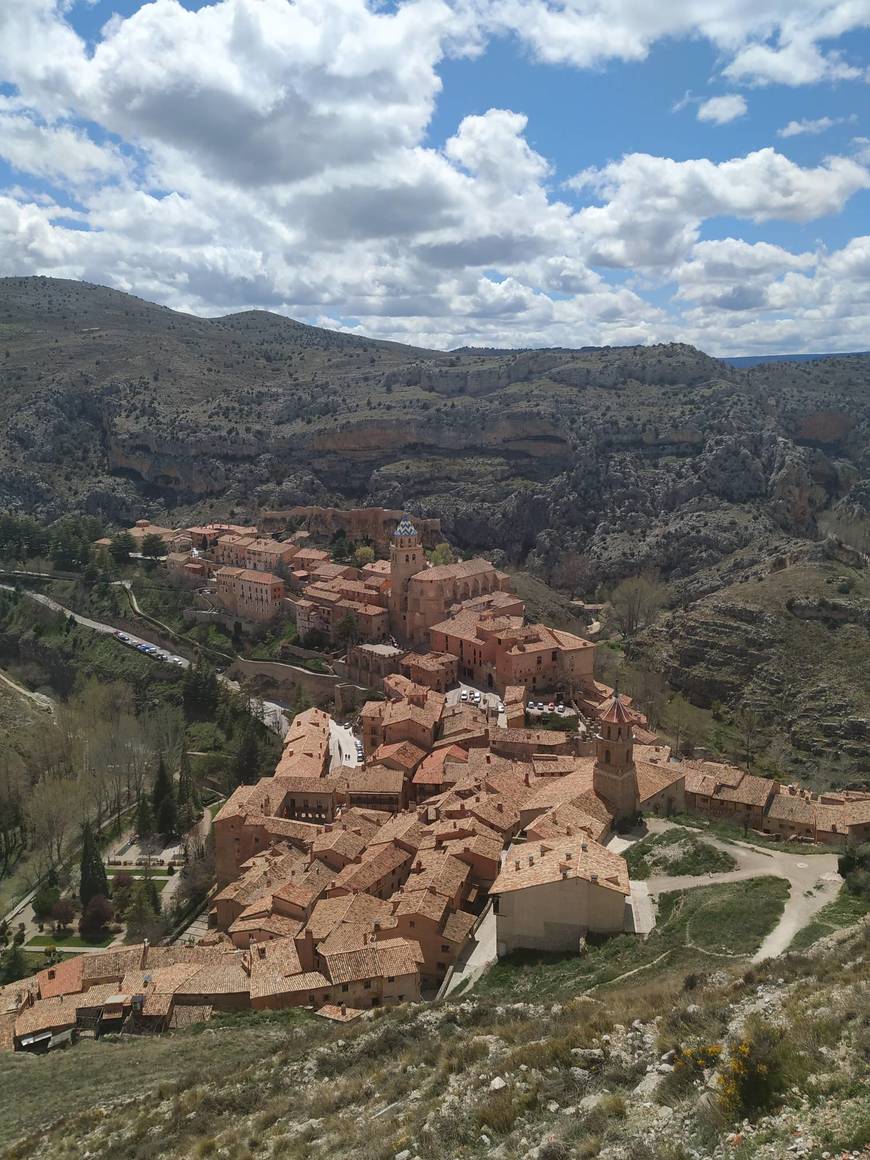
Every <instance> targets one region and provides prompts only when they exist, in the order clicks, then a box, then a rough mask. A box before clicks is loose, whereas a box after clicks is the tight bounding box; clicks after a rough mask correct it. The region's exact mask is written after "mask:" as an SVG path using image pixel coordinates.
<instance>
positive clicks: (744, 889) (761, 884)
mask: <svg viewBox="0 0 870 1160" xmlns="http://www.w3.org/2000/svg"><path fill="white" fill-rule="evenodd" d="M787 897H788V883H787V882H786V881H785V880H784V879H781V878H768V877H764V878H750V879H749V880H748V881H746V882H729V883H725V884H721V885H717V886H701V887H698V888H697V889H693V890H682V891H674V892H672V893H669V894H663V895H661V897H660V900H659V910H658V918H657V922H656V927H655V929H654V930H653V932H652V934H651V935H650V936H649V938H647V939H646V940H643V939H639V938H637V937H636V936H635V935H631V934H620V935H613V936H611V937H605V936H597V937H595V936H593V937H592V938H591V939H590V945H589V949H588V950H587V951H586V953H585V954H583V955H582V956H581V955H576V954H568V955H563V954H548V953H545V952H538V951H517V952H516V953H515V954H512V955H509V956H508V957H506V958H504V959H501V960H500V961H499V962H498V963H496V964H494V966H492V967H491V968H490V970H489V971H488V972H487V973H486V974H485V975H484V976H483V977H482V978H481V979H479V980H478V982H477V984H476V986H475V988H474V991H475V993H476V994H483V995H492V996H495V997H499V998H505V999H507V998H509V997H511V996H513V997H514V998H519V997H521V996H522V997H525V998H532V997H534V998H536V999H544V998H546V999H551V998H557V997H563V996H570V995H576V994H580V993H582V992H584V991H588V990H590V989H591V988H593V987H601V986H604V985H606V984H608V983H611V982H613V981H615V980H616V979H617V978H618V977H619V976H621V975H624V974H626V973H627V972H629V971H635V970H637V969H638V968H641V971H640V972H639V974H638V982H639V983H640V982H642V981H643V979H644V975H643V974H642V969H643V968H644V967H654V968H655V969H656V970H657V971H664V970H673V969H680V970H683V971H686V972H688V971H690V970H695V971H709V970H714V969H715V968H716V966H717V964H721V963H722V961H723V956H725V957H727V958H732V957H733V958H745V957H748V956H750V955H751V954H753V952H754V951H756V950H757V949H758V947H759V946H760V945H761V943H762V941H763V939H764V937H765V936H766V935H767V934H768V933H769V932H770V931H771V930H772V929H773V927H774V926H775V925H776V922H777V921H778V919H779V917H780V915H781V914H782V910H783V907H784V905H785V901H786V898H787Z"/></svg>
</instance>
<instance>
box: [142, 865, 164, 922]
mask: <svg viewBox="0 0 870 1160" xmlns="http://www.w3.org/2000/svg"><path fill="white" fill-rule="evenodd" d="M142 881H143V882H144V883H145V894H146V896H147V898H148V903H149V905H150V907H151V909H152V910H153V911H154V913H155V914H159V913H160V891H159V890H158V889H157V883H156V882H155V881H154V879H153V878H152V877H151V875H150V874H146V875H145V877H144V878H143V879H142Z"/></svg>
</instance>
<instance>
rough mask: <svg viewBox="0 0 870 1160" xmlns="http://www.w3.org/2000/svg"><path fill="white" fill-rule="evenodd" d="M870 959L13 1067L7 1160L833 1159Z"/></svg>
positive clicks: (852, 1124) (108, 1049) (133, 1042)
mask: <svg viewBox="0 0 870 1160" xmlns="http://www.w3.org/2000/svg"><path fill="white" fill-rule="evenodd" d="M744 885H745V884H744ZM841 937H842V936H841ZM867 950H868V931H867V928H866V927H863V928H857V929H856V928H854V927H853V929H852V933H851V934H848V935H847V936H846V938H845V941H840V942H838V943H833V944H832V943H830V942H829V943H828V944H819V946H818V947H817V948H816V949H815V950H814V951H813V952H811V954H812V957H807V956H805V955H792V956H789V957H788V958H786V959H783V960H779V961H777V962H774V963H769V964H766V965H763V966H761V967H758V968H753V969H752V970H747V969H746V967H745V963H744V964H741V962H740V960H739V959H738V960H733V961H729V960H728V959H727V958H716V957H715V956H714V955H712V954H708V955H703V954H699V953H697V952H696V962H695V966H694V969H693V970H691V971H690V972H688V973H687V972H686V969H685V967H682V968H681V969H679V970H671V971H668V970H666V969H665V970H662V971H661V972H660V973H659V974H657V975H656V976H655V977H653V976H652V975H651V974H649V973H648V974H646V975H643V974H641V975H635V976H634V977H633V978H632V979H631V980H630V981H629V980H626V982H625V983H622V984H618V983H617V984H616V985H615V986H613V987H611V988H609V989H599V990H597V991H596V992H594V993H589V992H588V990H586V988H584V987H581V986H577V985H575V986H574V987H573V988H569V987H564V988H560V989H559V993H558V998H553V997H551V995H552V991H551V990H550V989H549V988H545V989H544V990H543V991H542V992H535V991H531V992H529V993H528V994H526V993H523V994H521V995H517V994H516V993H515V994H513V995H511V993H510V992H509V991H508V992H504V991H502V992H501V993H499V994H491V993H488V992H487V991H486V990H484V992H483V993H481V994H477V993H475V994H472V995H471V996H469V997H460V998H458V999H455V1000H446V1001H442V1002H439V1003H436V1004H434V1005H418V1006H410V1007H403V1008H399V1009H394V1010H380V1011H378V1012H377V1013H372V1014H371V1016H367V1017H365V1018H363V1019H361V1020H359V1021H357V1022H356V1023H354V1024H351V1025H349V1026H347V1027H342V1026H335V1025H333V1024H330V1023H327V1022H326V1021H325V1020H323V1019H319V1018H318V1017H317V1016H314V1015H311V1014H309V1013H307V1012H298V1011H288V1012H286V1013H270V1014H262V1015H244V1016H224V1017H222V1018H219V1019H217V1020H216V1021H214V1022H212V1023H211V1024H207V1025H204V1026H201V1027H197V1028H194V1029H191V1030H188V1031H185V1032H179V1033H176V1034H174V1035H171V1036H165V1037H158V1038H148V1037H144V1038H143V1037H138V1038H129V1039H124V1040H120V1041H111V1040H104V1041H102V1042H99V1043H82V1044H79V1045H78V1046H77V1047H76V1048H75V1049H73V1050H71V1051H68V1052H65V1053H53V1054H51V1055H49V1056H47V1057H43V1058H23V1057H21V1056H12V1055H4V1056H0V1083H2V1085H3V1091H4V1096H5V1099H4V1116H3V1117H2V1119H0V1149H2V1152H0V1155H2V1156H4V1157H6V1158H7V1160H13V1158H14V1160H24V1158H27V1160H31V1158H33V1157H44V1158H46V1160H47V1158H53V1157H69V1158H72V1157H80V1156H84V1155H92V1156H99V1157H100V1158H101V1160H159V1158H165V1160H169V1158H171V1157H172V1158H174V1157H179V1158H180V1157H185V1158H186V1157H205V1156H215V1157H225V1158H227V1160H230V1158H231V1160H255V1158H259V1157H281V1158H282V1160H285V1158H286V1160H309V1158H321V1157H322V1158H326V1157H329V1158H330V1160H332V1158H336V1160H341V1158H343V1157H354V1158H355V1160H394V1158H395V1157H396V1156H401V1157H402V1158H403V1160H408V1158H411V1157H416V1156H419V1157H420V1158H421V1160H459V1158H462V1160H471V1158H474V1160H478V1158H479V1160H483V1158H484V1157H485V1158H487V1160H491V1158H493V1157H495V1158H496V1160H515V1158H516V1160H520V1158H534V1160H569V1158H572V1157H587V1158H590V1157H601V1160H689V1158H690V1157H695V1158H698V1157H700V1158H706V1157H712V1156H713V1155H714V1154H715V1155H716V1156H721V1155H724V1154H726V1152H725V1149H726V1143H725V1142H726V1140H727V1141H728V1142H729V1143H728V1146H727V1155H729V1156H733V1157H734V1158H735V1160H750V1158H751V1160H783V1157H784V1156H786V1155H790V1154H792V1152H794V1151H795V1149H794V1148H792V1145H793V1143H794V1141H795V1140H798V1142H799V1145H800V1146H799V1149H798V1152H799V1154H800V1155H802V1156H804V1157H807V1158H809V1160H819V1158H820V1157H822V1156H823V1155H825V1154H827V1155H830V1154H834V1155H839V1152H838V1151H837V1150H838V1149H844V1148H848V1149H861V1148H863V1147H864V1146H866V1145H867V1143H868V1142H870V1117H868V1111H870V1103H868V1098H870V1093H868V1086H867V1074H868V1063H870V1026H868V1018H867V1003H866V977H867V972H866V955H867ZM554 969H555V970H558V967H554V968H548V967H547V966H541V967H540V968H539V974H540V978H541V979H542V980H543V981H544V983H546V981H547V979H548V977H549V974H548V972H550V971H551V970H554ZM584 991H585V993H584Z"/></svg>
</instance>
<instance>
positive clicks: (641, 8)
mask: <svg viewBox="0 0 870 1160" xmlns="http://www.w3.org/2000/svg"><path fill="white" fill-rule="evenodd" d="M467 3H469V4H471V5H472V6H473V7H474V9H475V10H476V12H477V15H478V19H479V20H480V21H481V23H482V24H483V26H484V27H486V28H489V29H493V30H495V31H498V32H511V33H514V34H515V35H516V36H518V37H520V38H521V39H522V40H524V41H525V42H526V43H528V44H529V45H530V46H531V48H532V49H533V51H534V52H535V54H536V55H537V56H538V57H539V58H540V59H541V60H544V61H549V62H551V63H560V64H572V65H576V66H578V67H581V68H590V67H595V66H598V65H601V64H604V63H605V62H607V61H610V60H622V61H637V60H642V59H644V57H646V56H647V54H648V53H649V51H650V49H651V48H652V47H653V45H654V44H656V43H658V42H659V41H662V40H666V39H678V38H693V37H704V38H706V39H707V40H709V41H710V42H711V43H712V44H713V45H714V46H715V47H716V48H717V49H718V50H719V51H720V53H721V55H722V58H723V60H724V61H725V62H726V64H725V68H724V73H725V75H726V76H728V77H730V79H732V80H735V81H741V82H746V83H753V84H767V83H771V82H775V83H779V84H787V85H798V84H810V83H815V82H817V81H822V80H843V79H861V78H862V77H865V76H866V71H865V67H864V66H858V65H856V64H855V63H853V62H851V61H849V60H847V59H845V58H844V57H843V56H841V55H840V54H839V53H838V52H837V51H836V50H835V49H833V48H828V47H822V46H823V45H827V42H829V41H830V40H832V39H835V38H837V37H839V36H842V35H843V34H844V33H846V32H849V31H851V30H853V29H856V28H865V27H867V26H868V25H870V8H868V6H867V4H866V2H865V0H755V2H753V3H749V2H748V0H672V2H670V3H656V4H653V3H650V2H649V0H467Z"/></svg>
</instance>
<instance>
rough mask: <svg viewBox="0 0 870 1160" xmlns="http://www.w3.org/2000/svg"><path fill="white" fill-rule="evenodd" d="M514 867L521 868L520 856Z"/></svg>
mask: <svg viewBox="0 0 870 1160" xmlns="http://www.w3.org/2000/svg"><path fill="white" fill-rule="evenodd" d="M514 867H515V869H517V870H519V868H520V860H519V858H517V860H516V862H515V863H514Z"/></svg>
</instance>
